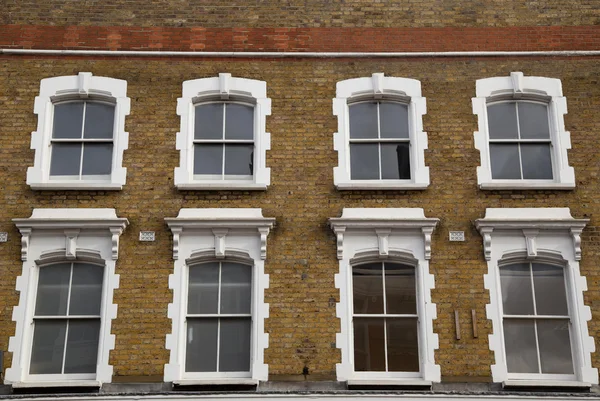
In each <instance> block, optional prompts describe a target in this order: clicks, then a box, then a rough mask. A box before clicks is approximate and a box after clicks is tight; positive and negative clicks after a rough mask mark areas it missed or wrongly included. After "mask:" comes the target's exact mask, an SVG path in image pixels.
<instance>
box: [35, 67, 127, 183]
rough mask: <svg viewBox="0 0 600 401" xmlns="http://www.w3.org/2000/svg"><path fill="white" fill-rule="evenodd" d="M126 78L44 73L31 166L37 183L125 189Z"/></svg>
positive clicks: (38, 102)
mask: <svg viewBox="0 0 600 401" xmlns="http://www.w3.org/2000/svg"><path fill="white" fill-rule="evenodd" d="M126 92H127V82H126V81H123V80H119V79H114V78H106V77H95V76H92V74H91V73H80V74H79V75H77V76H66V77H56V78H47V79H43V80H42V83H41V85H40V95H39V96H38V97H36V101H35V113H36V114H38V130H37V131H36V132H34V133H33V135H32V140H31V146H32V148H33V149H35V150H36V153H35V161H34V166H33V167H30V168H29V170H28V171H27V183H28V184H29V185H30V186H31V187H32V188H33V189H121V188H122V186H123V184H125V178H126V169H125V168H123V167H122V160H123V151H124V150H125V149H127V143H128V134H127V133H126V132H124V126H125V116H126V115H128V114H129V107H130V103H129V98H127V97H126Z"/></svg>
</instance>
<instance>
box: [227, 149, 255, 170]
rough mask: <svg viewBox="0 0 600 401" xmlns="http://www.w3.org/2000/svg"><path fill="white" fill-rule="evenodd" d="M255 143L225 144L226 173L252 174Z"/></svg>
mask: <svg viewBox="0 0 600 401" xmlns="http://www.w3.org/2000/svg"><path fill="white" fill-rule="evenodd" d="M253 157H254V145H230V144H227V145H225V174H226V175H252V170H253V164H254V160H253Z"/></svg>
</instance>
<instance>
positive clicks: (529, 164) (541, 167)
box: [521, 143, 552, 180]
mask: <svg viewBox="0 0 600 401" xmlns="http://www.w3.org/2000/svg"><path fill="white" fill-rule="evenodd" d="M521 160H523V178H524V179H538V180H551V179H552V158H551V156H550V144H546V143H535V144H534V143H527V144H525V143H522V144H521Z"/></svg>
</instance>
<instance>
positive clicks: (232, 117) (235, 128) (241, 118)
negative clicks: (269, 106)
mask: <svg viewBox="0 0 600 401" xmlns="http://www.w3.org/2000/svg"><path fill="white" fill-rule="evenodd" d="M225 139H249V140H252V139H254V107H252V106H246V105H243V104H237V103H228V104H226V105H225Z"/></svg>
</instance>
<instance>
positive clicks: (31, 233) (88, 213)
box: [5, 209, 128, 388]
mask: <svg viewBox="0 0 600 401" xmlns="http://www.w3.org/2000/svg"><path fill="white" fill-rule="evenodd" d="M13 221H14V223H15V225H16V226H17V228H18V229H19V231H20V232H21V235H22V238H21V245H22V247H21V259H22V260H23V271H22V274H21V276H19V277H17V286H16V289H17V291H18V292H19V293H20V296H19V305H18V306H16V307H15V308H14V309H13V321H14V322H16V330H15V335H14V336H13V337H11V338H10V340H9V345H8V350H9V351H10V352H12V354H13V358H12V366H11V367H10V368H8V369H7V370H6V378H5V383H6V384H11V385H12V386H13V387H15V388H16V387H81V386H92V387H99V386H101V385H102V383H110V382H111V380H112V373H113V368H112V366H111V365H110V364H109V352H110V351H111V350H112V349H114V346H115V336H114V335H113V334H111V332H110V331H111V323H112V320H113V319H115V318H116V316H117V305H116V304H114V303H113V292H114V290H115V289H117V288H119V275H118V274H115V263H116V261H117V258H118V251H119V236H120V235H121V233H122V232H123V230H124V229H125V227H126V226H127V225H128V221H127V219H125V218H118V217H117V215H116V213H115V210H114V209H34V210H33V213H32V215H31V217H30V218H19V219H13ZM78 261H79V262H84V263H86V262H87V263H93V264H96V265H102V266H104V277H103V284H102V285H103V287H102V303H101V312H100V336H99V344H98V362H97V366H96V373H92V374H43V375H42V374H36V375H34V374H29V365H30V358H31V348H32V341H33V313H34V307H35V298H36V293H37V284H38V277H39V271H40V268H44V267H43V266H45V265H49V264H53V263H59V262H78ZM40 266H41V267H40Z"/></svg>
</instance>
